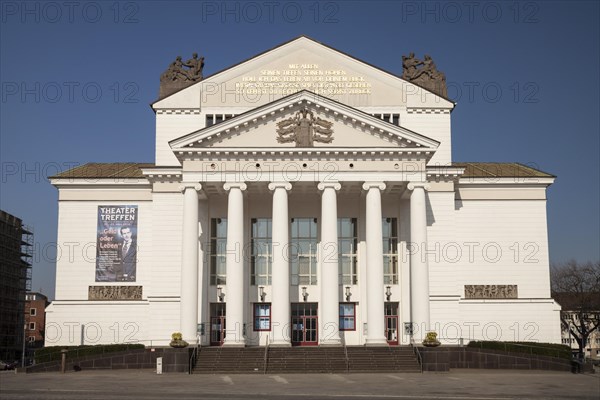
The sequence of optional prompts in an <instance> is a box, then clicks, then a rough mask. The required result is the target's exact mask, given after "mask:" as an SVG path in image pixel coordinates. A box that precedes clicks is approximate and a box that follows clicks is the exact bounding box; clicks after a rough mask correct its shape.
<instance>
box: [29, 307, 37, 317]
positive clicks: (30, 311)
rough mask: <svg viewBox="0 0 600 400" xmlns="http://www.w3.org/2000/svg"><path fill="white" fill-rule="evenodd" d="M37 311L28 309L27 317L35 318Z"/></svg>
mask: <svg viewBox="0 0 600 400" xmlns="http://www.w3.org/2000/svg"><path fill="white" fill-rule="evenodd" d="M36 312H37V310H36V309H35V308H31V309H29V315H31V316H32V317H35V315H36Z"/></svg>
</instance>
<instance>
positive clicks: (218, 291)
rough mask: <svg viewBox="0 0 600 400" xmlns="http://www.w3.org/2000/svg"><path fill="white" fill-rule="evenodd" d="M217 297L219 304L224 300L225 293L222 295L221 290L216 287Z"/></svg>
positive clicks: (219, 287)
mask: <svg viewBox="0 0 600 400" xmlns="http://www.w3.org/2000/svg"><path fill="white" fill-rule="evenodd" d="M217 297H218V298H219V301H220V302H221V303H222V302H223V300H225V293H223V288H222V287H221V286H217Z"/></svg>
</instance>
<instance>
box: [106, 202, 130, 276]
mask: <svg viewBox="0 0 600 400" xmlns="http://www.w3.org/2000/svg"><path fill="white" fill-rule="evenodd" d="M137 217H138V206H98V231H97V240H96V282H135V277H136V267H137V220H138V218H137Z"/></svg>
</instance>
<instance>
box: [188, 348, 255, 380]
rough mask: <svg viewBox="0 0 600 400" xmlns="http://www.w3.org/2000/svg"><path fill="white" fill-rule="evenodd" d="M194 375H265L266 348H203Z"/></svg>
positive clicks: (199, 353)
mask: <svg viewBox="0 0 600 400" xmlns="http://www.w3.org/2000/svg"><path fill="white" fill-rule="evenodd" d="M199 350H200V351H199V352H198V356H197V358H196V365H195V366H194V369H193V373H194V374H221V373H229V374H233V373H238V374H251V373H259V374H262V373H264V355H265V348H264V347H234V348H231V347H202V348H200V349H199Z"/></svg>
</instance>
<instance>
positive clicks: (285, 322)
mask: <svg viewBox="0 0 600 400" xmlns="http://www.w3.org/2000/svg"><path fill="white" fill-rule="evenodd" d="M290 189H292V184H291V183H289V182H273V183H270V184H269V190H272V191H273V220H272V243H273V252H272V257H273V264H272V268H271V271H272V275H271V292H272V294H271V296H272V302H271V304H272V305H271V327H272V330H273V340H272V342H271V345H273V346H291V333H290V323H291V321H292V316H291V306H290V257H289V254H290V248H289V236H290V235H289V231H290V226H289V223H290V219H289V215H288V194H287V191H288V190H290Z"/></svg>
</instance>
